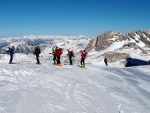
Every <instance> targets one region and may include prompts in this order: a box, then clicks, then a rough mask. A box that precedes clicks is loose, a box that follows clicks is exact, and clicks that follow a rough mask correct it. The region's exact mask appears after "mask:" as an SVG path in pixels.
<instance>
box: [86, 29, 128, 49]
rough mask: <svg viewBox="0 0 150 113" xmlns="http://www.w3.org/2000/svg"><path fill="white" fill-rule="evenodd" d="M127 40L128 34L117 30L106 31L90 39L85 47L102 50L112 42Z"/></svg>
mask: <svg viewBox="0 0 150 113" xmlns="http://www.w3.org/2000/svg"><path fill="white" fill-rule="evenodd" d="M122 40H128V35H126V34H124V33H121V32H117V31H107V32H105V33H103V34H101V35H99V36H98V37H96V38H94V39H92V40H90V42H89V44H88V45H87V47H86V51H88V52H89V51H91V50H92V49H93V48H94V49H95V50H96V51H100V50H104V49H106V48H107V47H109V46H110V45H111V44H112V43H114V42H118V41H122Z"/></svg>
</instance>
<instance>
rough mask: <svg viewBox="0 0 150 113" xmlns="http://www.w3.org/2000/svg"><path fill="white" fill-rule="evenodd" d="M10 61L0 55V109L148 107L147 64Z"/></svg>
mask: <svg viewBox="0 0 150 113" xmlns="http://www.w3.org/2000/svg"><path fill="white" fill-rule="evenodd" d="M17 59H24V60H20V61H17ZM8 61H9V56H8V55H6V56H3V57H2V60H0V65H1V66H0V113H149V112H150V66H138V67H129V68H125V67H119V66H118V67H117V66H116V67H111V66H108V67H106V66H104V65H94V64H87V65H86V68H85V69H84V68H80V67H79V66H78V64H74V65H73V66H71V65H63V66H62V67H57V66H54V65H51V64H50V63H48V62H44V61H41V63H42V64H41V65H36V64H35V58H34V57H31V58H30V57H27V56H26V55H19V56H17V55H16V59H15V62H16V64H8Z"/></svg>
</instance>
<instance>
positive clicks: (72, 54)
mask: <svg viewBox="0 0 150 113" xmlns="http://www.w3.org/2000/svg"><path fill="white" fill-rule="evenodd" d="M67 55H68V57H69V61H70V65H73V63H72V57H73V56H74V53H73V50H72V51H69V49H68V54H67Z"/></svg>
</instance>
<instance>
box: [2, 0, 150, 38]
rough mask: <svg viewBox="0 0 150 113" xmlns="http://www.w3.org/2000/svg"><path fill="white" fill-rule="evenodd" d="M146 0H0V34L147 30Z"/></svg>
mask: <svg viewBox="0 0 150 113" xmlns="http://www.w3.org/2000/svg"><path fill="white" fill-rule="evenodd" d="M149 11H150V1H149V0H0V37H9V36H23V35H31V34H33V35H92V36H97V35H99V34H101V33H103V32H105V31H107V30H117V31H121V32H124V33H127V32H131V31H135V30H147V29H150V14H149Z"/></svg>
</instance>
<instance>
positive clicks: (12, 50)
mask: <svg viewBox="0 0 150 113" xmlns="http://www.w3.org/2000/svg"><path fill="white" fill-rule="evenodd" d="M8 53H9V54H10V61H9V64H12V60H13V57H14V54H15V47H14V46H12V47H11V48H9V52H8Z"/></svg>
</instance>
